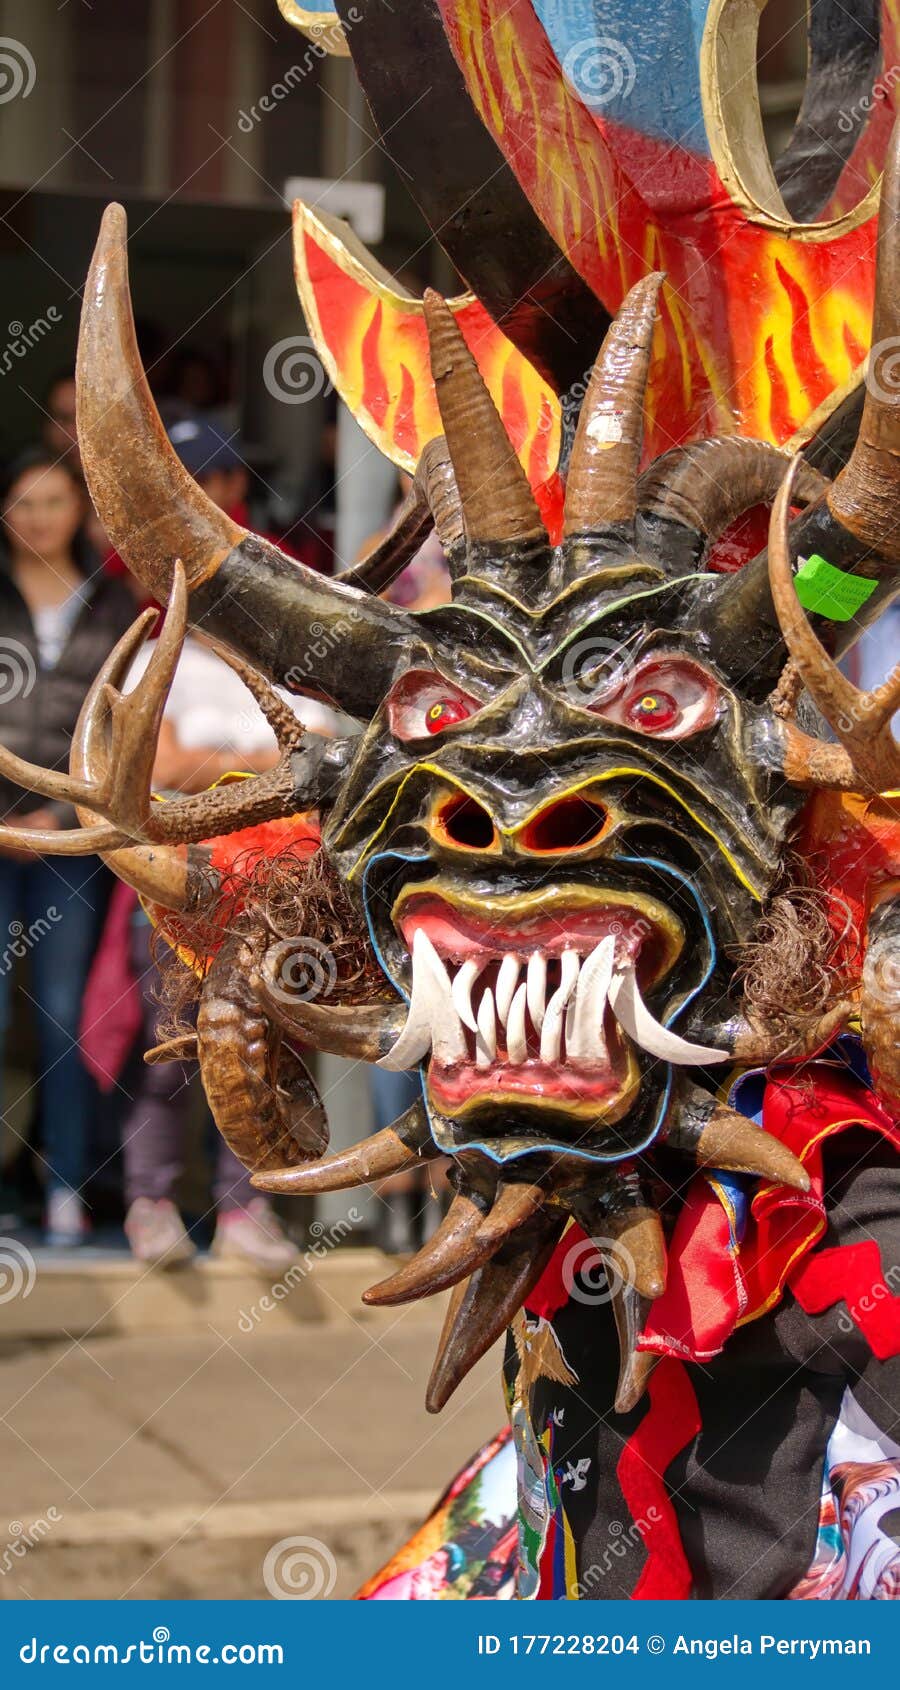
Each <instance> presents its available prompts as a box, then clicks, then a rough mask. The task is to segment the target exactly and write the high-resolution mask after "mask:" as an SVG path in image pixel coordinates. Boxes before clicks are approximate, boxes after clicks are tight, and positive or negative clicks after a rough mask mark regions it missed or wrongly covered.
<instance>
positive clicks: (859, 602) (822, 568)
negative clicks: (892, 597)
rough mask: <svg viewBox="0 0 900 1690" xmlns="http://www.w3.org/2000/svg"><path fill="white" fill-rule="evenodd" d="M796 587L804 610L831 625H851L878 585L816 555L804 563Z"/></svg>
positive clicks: (796, 578) (803, 561)
mask: <svg viewBox="0 0 900 1690" xmlns="http://www.w3.org/2000/svg"><path fill="white" fill-rule="evenodd" d="M794 586H795V587H796V589H797V597H798V599H799V600H800V603H801V604H802V606H803V608H804V610H812V611H814V612H815V614H816V615H817V616H827V618H828V620H829V622H850V621H851V620H852V618H853V617H854V616H855V615H856V613H857V611H858V610H861V609H862V607H863V605H864V604H865V602H866V600H867V599H870V598H871V597H872V594H873V593H874V591H875V588H876V587H877V586H878V582H877V581H867V580H866V579H865V576H863V575H850V574H848V573H847V571H846V570H843V569H836V568H835V566H834V564H833V563H829V562H828V559H827V558H824V557H819V554H818V552H813V554H812V557H806V558H803V559H801V562H800V568H799V569H798V570H797V573H796V575H795V576H794Z"/></svg>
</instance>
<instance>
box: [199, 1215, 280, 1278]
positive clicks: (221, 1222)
mask: <svg viewBox="0 0 900 1690" xmlns="http://www.w3.org/2000/svg"><path fill="white" fill-rule="evenodd" d="M212 1248H213V1255H215V1256H219V1257H228V1258H231V1259H232V1260H234V1259H236V1258H242V1259H243V1260H244V1261H245V1262H252V1263H253V1265H254V1267H260V1268H266V1269H267V1270H270V1271H271V1272H273V1273H278V1271H279V1270H280V1269H281V1268H286V1267H290V1265H291V1262H294V1261H296V1260H297V1256H298V1254H299V1251H298V1249H297V1246H296V1244H293V1243H292V1242H291V1240H290V1239H289V1238H288V1236H287V1234H286V1232H285V1230H284V1228H283V1226H282V1224H281V1222H280V1220H279V1219H278V1216H277V1215H276V1214H275V1212H274V1210H273V1209H272V1208H271V1207H270V1205H269V1204H268V1203H267V1202H266V1200H265V1198H264V1197H251V1199H250V1201H249V1203H248V1204H247V1205H246V1207H245V1208H243V1209H225V1210H224V1211H223V1213H222V1214H220V1215H219V1218H218V1221H217V1222H216V1235H215V1237H214V1239H213V1243H212Z"/></svg>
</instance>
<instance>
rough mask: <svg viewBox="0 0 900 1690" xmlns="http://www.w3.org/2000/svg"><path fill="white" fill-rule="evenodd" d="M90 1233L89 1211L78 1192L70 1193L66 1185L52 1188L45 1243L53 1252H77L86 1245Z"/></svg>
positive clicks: (49, 1197) (48, 1197)
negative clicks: (76, 1250) (80, 1246)
mask: <svg viewBox="0 0 900 1690" xmlns="http://www.w3.org/2000/svg"><path fill="white" fill-rule="evenodd" d="M89 1232H90V1225H89V1222H88V1217H87V1210H86V1208H85V1206H84V1204H83V1203H82V1201H81V1198H80V1197H79V1195H78V1192H77V1191H70V1190H69V1189H68V1186H65V1185H53V1186H51V1187H50V1190H49V1191H48V1192H47V1211H46V1214H45V1216H44V1243H45V1244H47V1245H49V1247H50V1249H51V1250H75V1249H77V1248H78V1246H79V1245H80V1244H84V1243H85V1241H86V1239H87V1236H88V1233H89Z"/></svg>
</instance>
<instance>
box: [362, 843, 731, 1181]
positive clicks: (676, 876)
mask: <svg viewBox="0 0 900 1690" xmlns="http://www.w3.org/2000/svg"><path fill="white" fill-rule="evenodd" d="M387 858H393V860H394V861H395V862H400V863H427V862H429V861H430V858H428V857H422V856H411V855H408V854H407V853H406V852H405V851H379V852H378V853H377V855H376V856H374V857H372V858H370V860H369V862H368V863H367V864H366V867H365V869H364V871H363V876H362V898H363V912H364V914H365V918H366V927H367V928H368V931H369V939H370V940H371V944H372V949H373V950H374V952H375V955H376V956H377V958H378V963H379V966H380V968H381V971H382V973H383V974H384V975H385V978H386V979H388V980H390V982H391V985H392V986H393V987H394V990H395V991H396V992H398V993H399V994H400V996H401V998H402V999H403V1001H404V1003H409V994H408V993H407V992H406V990H405V989H404V987H403V986H402V985H401V984H400V981H399V980H395V978H394V976H393V974H392V973H391V971H390V969H389V968H388V966H387V963H386V961H385V958H384V955H383V953H382V950H381V946H380V945H379V943H378V938H377V935H376V933H375V927H374V923H373V921H372V917H371V915H370V914H369V884H368V882H369V871H370V869H373V868H374V867H375V864H376V863H381V862H384V861H385V860H386V859H387ZM610 861H611V862H613V863H633V864H636V865H637V866H638V867H645V866H649V867H650V868H656V869H659V870H660V872H661V873H662V874H667V875H668V876H669V877H670V879H672V880H677V881H678V882H679V884H680V885H681V886H683V887H684V888H685V889H686V890H687V891H688V892H689V893H690V895H691V897H692V898H693V900H694V903H695V904H696V906H697V909H698V911H699V913H700V919H701V921H702V922H703V930H704V932H705V934H706V938H707V942H708V944H709V953H710V957H709V966H708V967H707V969H706V972H705V974H704V975H703V978H702V980H699V981H698V983H697V985H696V986H695V987H694V988H693V991H691V992H689V993H688V995H687V997H686V998H685V1000H684V1002H683V1003H680V1004H679V1005H678V1008H677V1009H676V1010H674V1011H673V1013H672V1015H671V1017H670V1019H669V1021H667V1022H665V1023H664V1025H665V1026H666V1027H670V1026H671V1025H672V1024H673V1023H674V1022H675V1021H677V1020H678V1017H679V1016H680V1015H681V1014H682V1013H683V1012H684V1010H686V1009H687V1008H688V1005H689V1004H691V1003H693V1001H694V998H695V997H696V996H697V994H698V992H702V991H703V988H704V986H706V985H707V983H708V982H709V980H710V979H711V977H712V974H713V971H714V969H715V966H716V961H717V958H718V951H717V949H716V942H715V939H714V937H713V930H712V925H711V923H710V919H709V914H708V911H707V908H706V905H705V904H704V902H703V900H702V898H701V897H700V894H699V892H697V890H696V888H695V887H694V886H693V885H692V884H691V882H690V880H689V879H688V878H687V876H686V875H684V874H682V873H681V871H680V870H679V869H676V868H673V867H672V865H671V863H664V862H661V861H660V859H659V858H658V857H611V858H610ZM665 1067H666V1082H665V1085H664V1087H663V1091H662V1096H661V1098H660V1106H659V1110H658V1113H657V1117H656V1121H655V1122H654V1124H653V1126H652V1128H651V1129H650V1132H649V1133H648V1134H647V1137H646V1138H645V1139H644V1140H643V1142H642V1143H641V1144H636V1145H633V1146H632V1147H631V1148H630V1149H628V1150H623V1151H622V1153H621V1155H618V1156H598V1155H597V1153H596V1151H593V1150H579V1148H578V1146H577V1145H572V1144H557V1143H555V1142H554V1141H553V1140H552V1139H547V1140H546V1141H545V1142H543V1143H541V1144H540V1145H535V1144H529V1145H526V1146H525V1147H524V1148H523V1149H522V1150H513V1151H511V1152H510V1153H509V1154H508V1155H506V1156H498V1155H497V1152H496V1149H492V1147H491V1145H490V1144H485V1143H482V1142H481V1141H480V1140H479V1139H472V1140H471V1141H469V1142H467V1143H466V1145H465V1149H466V1150H481V1151H483V1153H484V1155H485V1156H487V1157H488V1159H489V1160H490V1161H491V1162H496V1163H497V1165H498V1166H499V1167H505V1166H506V1165H507V1163H509V1162H518V1161H521V1159H522V1157H523V1156H534V1155H535V1154H541V1155H545V1154H548V1153H549V1154H550V1155H559V1156H574V1157H576V1158H577V1159H578V1160H579V1161H582V1162H592V1163H594V1164H595V1165H596V1166H598V1167H614V1166H615V1165H616V1163H617V1162H627V1161H628V1159H629V1158H630V1157H632V1156H639V1155H640V1154H641V1152H642V1151H643V1150H647V1149H648V1148H649V1146H650V1145H651V1144H652V1143H653V1141H654V1139H655V1138H656V1137H657V1135H658V1133H659V1131H660V1128H661V1127H662V1124H663V1121H664V1120H665V1117H666V1110H667V1109H668V1107H669V1102H670V1100H671V1096H672V1084H673V1081H674V1077H675V1075H674V1069H673V1067H672V1064H671V1062H667V1063H666V1064H665ZM419 1083H420V1085H421V1087H422V1097H423V1100H424V1103H425V1109H426V1111H427V1114H428V1122H429V1128H430V1126H431V1110H430V1109H429V1108H428V1095H427V1092H426V1089H425V1074H424V1071H423V1070H422V1068H421V1066H420V1067H419ZM432 1140H433V1142H434V1143H437V1140H436V1139H434V1134H433V1133H432ZM438 1148H442V1147H440V1146H439V1147H438ZM444 1154H445V1155H447V1154H448V1152H447V1151H446V1150H445V1151H444Z"/></svg>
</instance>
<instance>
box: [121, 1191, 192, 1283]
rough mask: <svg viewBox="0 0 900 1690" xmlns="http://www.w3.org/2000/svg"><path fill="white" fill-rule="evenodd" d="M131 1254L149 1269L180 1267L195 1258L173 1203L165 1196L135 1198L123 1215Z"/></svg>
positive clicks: (182, 1222)
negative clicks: (154, 1198) (155, 1199)
mask: <svg viewBox="0 0 900 1690" xmlns="http://www.w3.org/2000/svg"><path fill="white" fill-rule="evenodd" d="M125 1237H126V1238H127V1239H128V1242H129V1244H130V1246H131V1254H132V1255H133V1256H135V1257H136V1258H137V1260H138V1261H139V1262H145V1263H146V1264H147V1266H148V1267H167V1268H169V1267H179V1266H180V1265H181V1264H182V1262H189V1261H191V1260H192V1258H193V1257H194V1256H195V1255H196V1251H195V1249H194V1246H193V1244H192V1243H191V1240H190V1238H189V1237H188V1235H187V1232H186V1231H185V1226H184V1221H183V1220H182V1218H181V1216H180V1214H179V1213H178V1210H177V1209H176V1207H175V1204H174V1203H171V1202H170V1201H169V1199H168V1197H161V1198H160V1199H159V1200H158V1201H156V1202H155V1201H154V1200H153V1198H152V1197H136V1198H135V1200H134V1202H133V1203H132V1205H131V1208H130V1209H129V1211H128V1213H127V1215H126V1216H125Z"/></svg>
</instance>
